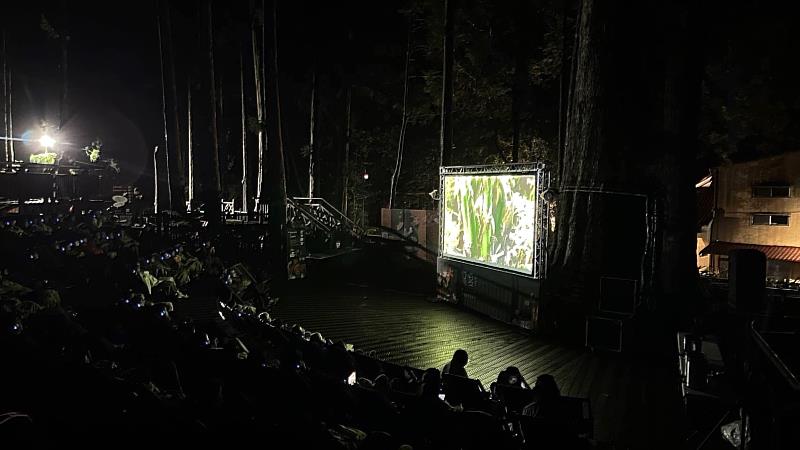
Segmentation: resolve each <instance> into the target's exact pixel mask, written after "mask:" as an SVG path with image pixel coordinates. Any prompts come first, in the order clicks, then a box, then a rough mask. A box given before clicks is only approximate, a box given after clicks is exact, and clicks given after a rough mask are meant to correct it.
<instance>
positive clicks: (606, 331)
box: [586, 316, 630, 352]
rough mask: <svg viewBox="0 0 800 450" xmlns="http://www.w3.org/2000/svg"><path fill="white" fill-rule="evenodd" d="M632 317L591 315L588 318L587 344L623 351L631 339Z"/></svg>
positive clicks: (596, 347)
mask: <svg viewBox="0 0 800 450" xmlns="http://www.w3.org/2000/svg"><path fill="white" fill-rule="evenodd" d="M629 325H630V319H617V318H611V317H600V316H589V317H587V318H586V346H587V347H589V348H592V349H602V350H609V351H612V352H622V351H623V350H624V349H625V348H626V347H627V345H626V343H628V342H629V340H630V330H629Z"/></svg>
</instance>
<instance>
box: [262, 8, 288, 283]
mask: <svg viewBox="0 0 800 450" xmlns="http://www.w3.org/2000/svg"><path fill="white" fill-rule="evenodd" d="M277 2H278V0H273V1H272V5H271V12H269V13H268V12H267V11H265V14H264V16H265V19H266V18H267V17H268V18H269V20H265V26H266V24H269V28H268V30H269V31H270V32H269V37H270V40H271V42H270V45H269V48H270V51H271V55H270V57H269V61H268V62H266V69H267V70H266V79H267V105H268V108H269V110H268V111H269V113H268V114H267V121H268V126H269V130H268V132H267V138H268V139H269V145H268V148H269V150H270V151H269V152H268V153H267V156H268V158H267V161H266V162H267V164H268V165H267V167H266V168H265V172H266V175H267V179H268V180H269V181H270V202H269V221H268V225H267V227H268V230H269V239H270V242H269V248H270V249H271V253H272V255H271V256H272V258H271V260H272V261H274V263H275V264H276V266H275V269H276V270H275V271H274V273H275V275H276V278H275V281H276V284H275V288H276V290H277V291H278V292H280V290H281V289H282V287H283V284H284V283H285V281H286V279H287V271H286V263H287V253H286V244H287V242H286V169H285V166H284V155H283V134H282V130H281V100H280V89H279V83H278V73H279V72H278V21H277V14H278V11H277V9H278V8H277Z"/></svg>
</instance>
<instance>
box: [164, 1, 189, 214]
mask: <svg viewBox="0 0 800 450" xmlns="http://www.w3.org/2000/svg"><path fill="white" fill-rule="evenodd" d="M161 6H162V9H161V16H162V18H163V20H164V42H163V46H164V49H165V51H166V53H167V59H166V64H167V67H166V69H167V70H166V72H165V73H164V74H162V77H163V76H164V75H166V83H167V86H168V91H167V96H166V97H167V98H168V99H169V103H170V108H169V110H170V113H171V117H172V123H171V126H170V134H171V135H172V139H171V142H170V144H171V145H169V147H168V148H167V152H168V157H169V160H170V161H171V163H170V164H169V168H170V175H169V179H170V193H171V194H170V198H171V203H172V205H173V207H175V208H179V209H183V206H184V204H185V203H186V180H185V179H184V171H183V165H184V163H183V146H182V145H181V144H182V142H181V126H180V123H181V121H180V108H179V106H180V103H179V102H178V86H177V80H176V77H175V48H174V47H173V45H172V20H171V13H170V7H169V2H168V1H167V0H162V1H161ZM162 64H164V62H163V61H162Z"/></svg>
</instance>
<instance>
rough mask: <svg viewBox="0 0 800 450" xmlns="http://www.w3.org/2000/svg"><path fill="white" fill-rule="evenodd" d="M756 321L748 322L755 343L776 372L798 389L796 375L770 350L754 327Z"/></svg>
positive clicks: (798, 382)
mask: <svg viewBox="0 0 800 450" xmlns="http://www.w3.org/2000/svg"><path fill="white" fill-rule="evenodd" d="M755 324H756V321H755V320H753V321H751V322H750V331H751V334H752V335H753V338H754V340H755V341H756V344H758V347H759V348H760V349H761V351H762V352H763V353H764V355H765V356H766V357H767V359H768V360H769V362H770V363H772V365H773V366H774V367H775V368H776V369H777V370H778V373H780V374H781V376H783V378H784V379H785V380H786V381H787V382H788V383H789V386H791V387H792V389H794V390H795V391H800V380H798V379H797V375H795V374H794V373H793V372H792V370H791V369H789V368H788V367H786V364H785V363H784V362H783V360H782V359H781V357H780V356H778V354H777V353H775V351H774V350H772V346H770V345H769V343H768V342H767V341H766V339H764V336H762V335H761V332H760V331H759V330H757V329H756V325H755Z"/></svg>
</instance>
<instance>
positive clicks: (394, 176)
mask: <svg viewBox="0 0 800 450" xmlns="http://www.w3.org/2000/svg"><path fill="white" fill-rule="evenodd" d="M410 60H411V26H410V25H409V27H408V36H407V37H406V64H405V74H404V76H403V114H402V116H401V119H400V137H399V138H398V141H397V158H396V160H395V163H394V172H393V173H392V180H391V184H390V185H389V209H392V208H393V207H394V194H395V190H396V189H397V181H398V180H399V178H400V169H401V167H402V165H403V148H404V147H405V143H406V127H407V126H408V114H407V112H406V105H407V101H408V65H409V62H410Z"/></svg>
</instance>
